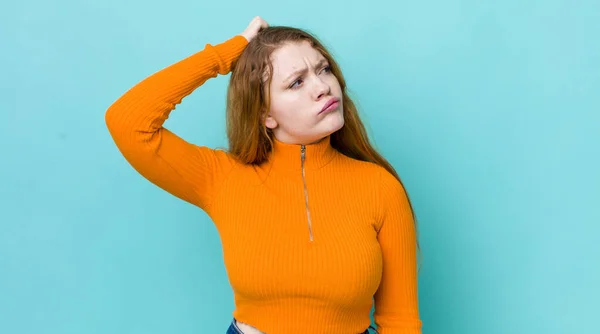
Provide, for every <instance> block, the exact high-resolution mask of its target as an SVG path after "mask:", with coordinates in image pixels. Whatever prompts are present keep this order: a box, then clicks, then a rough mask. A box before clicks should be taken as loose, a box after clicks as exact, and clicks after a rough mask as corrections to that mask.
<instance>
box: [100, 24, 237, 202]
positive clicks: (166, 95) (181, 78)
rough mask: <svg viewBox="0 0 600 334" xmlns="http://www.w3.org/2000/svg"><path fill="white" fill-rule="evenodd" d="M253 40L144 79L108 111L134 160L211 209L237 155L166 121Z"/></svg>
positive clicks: (116, 136)
mask: <svg viewBox="0 0 600 334" xmlns="http://www.w3.org/2000/svg"><path fill="white" fill-rule="evenodd" d="M247 43H248V40H247V39H246V38H245V37H244V36H242V35H237V36H235V37H233V38H231V39H229V40H228V41H226V42H224V43H221V44H217V45H215V46H212V45H210V44H206V46H205V48H204V49H203V50H202V51H199V52H197V53H195V54H193V55H191V56H189V57H187V58H185V59H183V60H181V61H179V62H177V63H175V64H172V65H170V66H168V67H166V68H164V69H162V70H160V71H158V72H156V73H154V74H152V75H151V76H149V77H147V78H146V79H144V80H142V81H141V82H139V83H138V84H136V85H135V86H133V87H132V88H131V89H129V90H128V91H127V92H126V93H125V94H124V95H122V96H121V97H120V98H119V99H117V100H116V101H115V102H114V103H113V104H112V105H111V106H110V107H109V108H108V110H107V111H106V114H105V120H106V124H107V126H108V129H109V132H110V134H111V136H112V138H113V140H114V142H115V144H116V145H117V147H118V148H119V150H120V151H121V153H122V154H123V156H124V157H125V159H126V160H127V161H128V162H129V163H130V164H131V166H132V167H133V168H134V169H135V170H137V171H138V172H139V173H140V174H141V175H142V176H144V177H145V178H146V179H148V180H149V181H151V182H152V183H154V184H156V185H157V186H159V187H160V188H162V189H164V190H166V191H167V192H169V193H171V194H173V195H175V196H177V197H179V198H181V199H183V200H185V201H187V202H190V203H192V204H194V205H196V206H198V207H200V208H202V209H203V210H205V211H207V212H208V211H209V209H210V205H211V203H212V199H213V197H214V194H215V193H216V191H217V189H218V187H219V185H220V183H221V181H222V179H223V178H224V176H225V175H226V174H227V172H228V171H229V170H230V169H231V168H233V166H234V163H235V162H234V160H233V159H232V158H231V157H230V156H229V155H228V154H226V153H225V152H224V151H220V150H214V149H211V148H208V147H205V146H197V145H193V144H190V143H188V142H186V141H184V140H183V139H181V138H180V137H178V136H177V135H175V134H173V133H172V132H170V131H169V130H167V129H166V128H164V127H163V123H164V122H165V120H166V119H167V118H168V117H169V114H170V113H171V111H173V110H174V109H175V107H176V105H177V104H179V103H181V100H182V99H183V98H184V97H186V96H187V95H189V94H191V93H192V92H193V91H194V90H195V89H196V88H198V87H199V86H201V85H202V84H203V83H204V82H205V81H206V80H208V79H210V78H214V77H216V76H217V75H218V74H223V75H224V74H227V73H229V72H230V70H231V66H232V63H233V62H234V61H235V60H236V59H237V58H238V57H239V56H240V54H241V53H242V51H243V50H244V48H245V47H246V45H247Z"/></svg>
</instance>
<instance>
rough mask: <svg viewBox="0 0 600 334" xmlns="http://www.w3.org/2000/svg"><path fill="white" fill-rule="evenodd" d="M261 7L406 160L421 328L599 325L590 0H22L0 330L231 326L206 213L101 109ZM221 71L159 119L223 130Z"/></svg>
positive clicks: (597, 126)
mask: <svg viewBox="0 0 600 334" xmlns="http://www.w3.org/2000/svg"><path fill="white" fill-rule="evenodd" d="M255 15H261V16H262V17H264V18H265V19H266V20H267V21H268V22H269V23H270V24H272V25H291V26H297V27H301V28H305V29H308V30H309V31H311V32H313V33H315V34H316V35H317V36H318V37H320V38H321V39H322V40H323V41H324V42H325V44H326V45H328V46H329V47H330V48H331V51H332V52H333V54H334V55H335V56H336V57H337V60H338V61H339V63H340V64H341V66H342V69H343V70H344V74H345V76H346V79H347V81H348V84H349V86H350V88H351V89H352V92H353V94H354V96H355V97H356V101H357V102H358V105H359V107H360V110H361V112H362V114H363V117H364V121H365V123H366V124H367V126H368V128H369V132H370V133H371V134H372V136H373V140H374V142H375V144H376V145H377V147H378V148H379V149H380V150H381V152H382V153H383V154H384V155H385V156H386V157H388V158H389V160H390V161H391V162H392V163H393V164H394V166H395V167H396V168H397V170H398V172H399V173H400V175H401V177H402V179H403V181H404V183H405V185H406V187H407V190H408V191H409V194H410V196H411V198H412V201H413V204H414V206H415V209H416V212H417V215H418V217H419V232H420V242H421V246H422V250H423V259H422V260H423V264H422V269H421V272H420V277H419V295H420V311H421V316H422V320H423V323H424V326H423V332H424V333H426V334H434V333H436V334H437V333H443V334H459V333H460V334H481V333H485V334H514V333H523V334H525V333H528V334H530V333H540V334H541V333H544V334H547V333H553V334H559V333H561V334H562V333H578V334H592V333H599V332H600V329H599V325H598V323H597V320H594V319H597V316H598V313H599V312H600V287H599V283H600V242H599V241H600V145H599V142H600V116H599V112H600V43H599V42H598V35H599V33H600V2H598V1H591V0H590V1H567V0H563V1H516V0H509V1H503V2H499V1H474V0H471V1H459V0H451V1H440V0H425V1H418V2H417V1H414V2H407V1H365V2H346V1H341V0H333V1H329V2H324V1H313V0H309V1H302V2H281V1H260V2H252V1H226V2H223V1H213V2H210V3H208V2H206V1H186V0H174V1H170V2H167V1H162V2H159V1H127V2H122V1H114V0H109V1H85V2H82V1H64V0H62V1H54V2H51V3H50V2H46V1H32V0H25V1H21V2H16V1H13V2H10V3H3V4H2V5H0V41H1V43H0V44H1V49H2V52H0V64H1V66H2V71H1V72H2V75H1V76H0V97H1V103H2V104H1V106H0V113H1V121H0V143H1V144H0V145H1V153H0V333H3V334H42V333H43V334H59V333H60V334H68V333H86V334H105V333H115V334H116V333H123V334H135V333H140V334H142V333H143V334H158V333H179V334H184V333H189V334H192V333H224V331H225V328H226V327H227V325H228V323H229V321H230V320H231V312H232V310H233V301H232V293H231V291H230V286H229V283H228V281H227V276H226V271H225V269H224V267H223V263H222V253H221V245H220V241H219V237H218V234H217V232H216V230H215V228H214V226H213V225H212V223H211V221H210V220H209V219H208V217H207V216H206V215H205V214H204V212H202V211H201V210H199V209H197V208H195V207H193V206H191V205H189V204H186V203H184V202H182V201H180V200H178V199H176V198H174V197H173V196H171V195H169V194H167V193H165V192H164V191H162V190H160V189H158V188H157V187H155V186H153V185H152V184H150V183H149V182H147V181H146V180H145V179H143V178H142V177H141V176H139V175H138V174H137V173H136V172H135V171H134V170H133V169H132V168H131V167H129V165H128V164H127V163H126V162H125V160H124V159H123V158H122V157H121V155H120V154H119V152H118V150H117V148H116V147H115V145H114V144H113V142H112V140H111V138H110V136H109V134H108V131H107V129H106V126H105V123H104V112H105V111H106V109H107V108H108V107H109V105H110V104H111V103H112V102H113V101H114V100H116V99H117V98H118V97H119V96H120V95H121V94H123V93H124V92H125V91H126V90H127V89H129V88H130V87H131V86H133V85H134V84H136V83H137V82H139V81H140V80H142V79H143V78H145V77H146V76H148V75H150V74H152V73H154V72H156V71H158V70H160V69H162V68H163V67H165V66H168V65H170V64H172V63H174V62H176V61H178V60H180V59H183V58H185V57H187V56H188V55H190V54H192V53H194V52H197V51H199V50H201V49H203V48H204V45H205V44H206V43H211V44H216V43H220V42H222V41H225V40H226V39H228V38H230V37H231V36H233V35H235V34H238V33H240V32H242V31H243V29H244V28H245V27H246V25H247V24H248V22H249V21H250V20H251V19H252V17H253V16H255ZM227 80H228V76H222V77H219V78H217V79H212V80H210V81H208V82H207V83H206V84H205V85H204V86H203V87H201V88H200V89H198V90H196V91H195V92H194V93H193V94H192V95H190V96H188V97H187V98H186V99H185V100H184V101H183V103H182V104H181V105H180V106H179V107H178V108H177V111H176V112H174V113H173V114H172V116H171V118H170V119H169V120H168V121H167V124H166V126H167V127H169V128H170V129H171V130H173V131H175V132H176V133H178V134H179V135H181V136H182V137H184V138H185V139H187V140H189V141H192V142H194V143H197V144H203V145H208V146H212V147H216V146H221V145H225V144H226V137H225V123H224V107H225V104H224V101H225V89H226V85H227Z"/></svg>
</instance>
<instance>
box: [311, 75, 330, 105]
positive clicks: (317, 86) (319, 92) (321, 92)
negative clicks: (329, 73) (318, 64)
mask: <svg viewBox="0 0 600 334" xmlns="http://www.w3.org/2000/svg"><path fill="white" fill-rule="evenodd" d="M330 92H331V87H330V86H329V84H328V83H326V82H325V81H323V79H321V78H320V77H318V76H317V77H316V78H315V80H314V94H315V98H316V100H318V99H320V98H322V97H323V96H327V95H329V93H330Z"/></svg>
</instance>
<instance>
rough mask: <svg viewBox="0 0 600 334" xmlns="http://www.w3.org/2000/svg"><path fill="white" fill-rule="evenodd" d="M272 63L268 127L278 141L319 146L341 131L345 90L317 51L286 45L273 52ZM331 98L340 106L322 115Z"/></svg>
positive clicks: (301, 45) (303, 45)
mask: <svg viewBox="0 0 600 334" xmlns="http://www.w3.org/2000/svg"><path fill="white" fill-rule="evenodd" d="M271 61H272V64H273V77H272V81H271V86H270V90H271V91H270V100H271V101H270V103H271V104H270V106H271V108H270V110H269V113H268V115H267V117H266V119H265V125H266V126H267V127H268V128H270V129H272V130H273V134H274V135H275V137H276V138H277V139H278V140H279V141H281V142H284V143H288V144H311V143H316V142H319V141H320V140H322V139H323V138H324V137H326V136H328V135H330V134H332V133H334V132H335V131H337V130H339V129H340V128H342V126H343V125H344V115H343V105H342V103H343V102H342V89H341V87H340V84H339V81H338V80H337V78H336V77H335V75H333V73H331V70H330V67H329V63H328V62H327V60H326V58H325V57H323V55H322V54H321V53H320V52H319V51H318V50H316V49H314V48H313V47H312V46H311V45H310V43H309V42H308V41H303V42H296V43H286V44H284V45H283V46H282V47H280V48H279V49H277V50H276V51H274V52H273V54H272V55H271ZM296 71H303V72H301V73H298V74H294V73H296ZM331 98H337V99H338V100H339V102H338V106H337V107H336V108H335V109H334V110H332V111H329V112H326V113H321V114H320V111H321V110H322V109H323V107H324V106H325V104H326V103H327V102H328V101H329V100H330V99H331Z"/></svg>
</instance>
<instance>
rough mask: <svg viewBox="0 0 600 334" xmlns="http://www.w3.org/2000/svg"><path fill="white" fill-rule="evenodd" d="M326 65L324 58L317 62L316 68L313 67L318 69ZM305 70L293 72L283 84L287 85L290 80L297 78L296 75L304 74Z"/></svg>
mask: <svg viewBox="0 0 600 334" xmlns="http://www.w3.org/2000/svg"><path fill="white" fill-rule="evenodd" d="M327 63H329V61H327V59H326V58H321V60H319V61H318V62H317V66H315V67H317V68H319V67H321V66H323V65H325V64H327ZM307 70H308V69H307V68H306V67H305V68H302V69H299V70H297V71H295V72H294V73H292V74H290V75H289V76H288V77H287V78H286V79H285V80H284V81H283V82H285V83H287V82H289V81H290V80H291V79H293V78H295V77H297V76H298V75H300V74H304V73H306V71H307Z"/></svg>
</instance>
